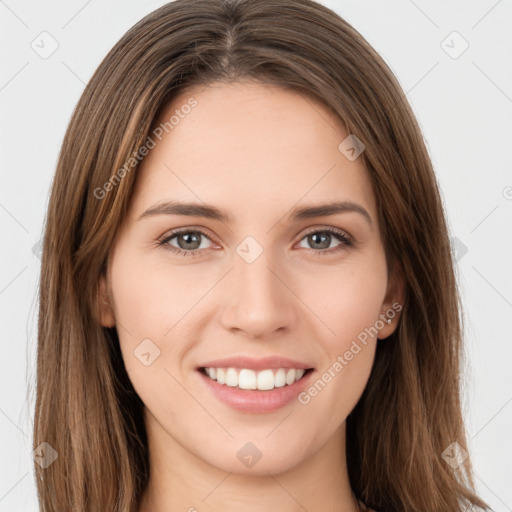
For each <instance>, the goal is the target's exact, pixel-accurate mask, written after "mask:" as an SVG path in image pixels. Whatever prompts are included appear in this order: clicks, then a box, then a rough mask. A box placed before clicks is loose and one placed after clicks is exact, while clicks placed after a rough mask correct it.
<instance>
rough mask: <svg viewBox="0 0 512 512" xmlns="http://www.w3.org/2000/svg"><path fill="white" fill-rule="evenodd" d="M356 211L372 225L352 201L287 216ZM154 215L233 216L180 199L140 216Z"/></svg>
mask: <svg viewBox="0 0 512 512" xmlns="http://www.w3.org/2000/svg"><path fill="white" fill-rule="evenodd" d="M347 212H354V213H359V214H360V215H362V216H363V217H364V218H365V219H366V221H367V222H368V224H369V225H370V226H373V221H372V218H371V216H370V214H369V213H368V212H367V211H366V210H365V208H363V207H362V206H361V205H360V204H357V203H354V202H352V201H336V202H333V203H327V204H320V205H314V206H305V207H300V208H295V209H293V210H292V211H291V212H290V214H289V215H288V216H287V218H288V219H289V220H302V219H312V218H315V217H327V216H329V215H336V214H339V213H347ZM153 215H183V216H187V217H204V218H206V219H213V220H219V221H221V222H225V223H229V222H231V220H232V219H231V216H230V215H229V214H228V213H227V212H224V211H222V210H219V209H218V208H217V207H215V206H213V205H209V204H205V203H180V202H178V201H165V202H161V203H157V204H155V205H153V206H151V207H149V208H148V209H147V210H146V211H144V213H143V214H142V215H141V216H140V217H139V220H140V219H143V218H145V217H149V216H153Z"/></svg>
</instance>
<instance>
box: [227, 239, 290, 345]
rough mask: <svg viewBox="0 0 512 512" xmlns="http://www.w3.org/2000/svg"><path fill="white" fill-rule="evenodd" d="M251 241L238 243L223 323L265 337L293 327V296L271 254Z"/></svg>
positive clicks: (252, 334)
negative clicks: (278, 330) (281, 329)
mask: <svg viewBox="0 0 512 512" xmlns="http://www.w3.org/2000/svg"><path fill="white" fill-rule="evenodd" d="M250 238H251V237H248V239H246V240H244V241H243V242H242V243H241V244H239V246H238V247H237V248H236V253H237V254H234V259H233V267H234V268H233V271H232V272H231V273H230V274H231V279H230V282H229V285H228V286H229V288H230V290H229V292H228V293H230V295H231V296H230V297H229V298H228V299H227V300H226V302H225V307H224V311H223V323H224V325H225V327H226V328H230V329H233V328H236V329H240V330H244V331H246V332H247V334H249V335H251V336H263V335H267V334H270V333H271V332H273V331H274V330H277V329H279V328H282V327H290V325H291V323H292V322H293V320H294V314H293V308H294V304H293V294H292V293H291V292H290V291H289V290H288V289H287V287H286V286H285V284H284V283H283V281H285V282H286V279H285V277H284V276H283V277H280V276H279V272H280V271H279V270H278V268H279V265H278V264H277V262H276V261H275V260H274V259H273V258H272V251H271V250H270V249H264V248H263V247H262V246H261V245H260V244H258V243H257V242H256V241H255V240H254V239H252V240H251V239H250ZM276 274H277V275H276Z"/></svg>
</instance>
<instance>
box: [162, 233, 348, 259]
mask: <svg viewBox="0 0 512 512" xmlns="http://www.w3.org/2000/svg"><path fill="white" fill-rule="evenodd" d="M184 233H200V234H201V235H203V236H204V237H205V238H208V240H210V237H209V236H208V234H207V233H206V232H205V231H203V230H201V229H199V228H196V229H188V228H187V229H179V230H175V231H171V232H170V233H166V234H165V235H164V237H163V238H160V239H159V240H158V246H159V247H164V248H165V249H167V250H170V251H171V252H174V253H176V254H180V255H183V256H191V257H195V256H199V253H201V251H203V250H204V249H194V250H191V251H185V250H184V249H178V248H177V247H174V246H172V245H169V244H168V243H169V241H170V240H172V239H173V238H175V237H176V236H178V235H182V234H184ZM317 233H329V234H331V235H334V236H335V237H336V238H337V239H338V240H339V241H340V242H341V244H340V245H338V246H337V247H335V248H334V249H321V250H319V251H317V250H315V249H309V250H310V251H313V253H315V255H317V256H325V255H327V254H333V253H337V252H338V251H340V250H343V249H345V248H347V247H353V246H354V245H355V243H354V241H353V239H352V238H351V237H349V236H348V235H347V234H346V233H344V232H343V231H341V230H338V229H335V228H330V227H328V228H323V229H313V230H311V231H309V232H307V233H305V234H304V236H303V237H302V238H301V241H302V240H303V239H304V238H306V237H307V236H309V235H312V234H317Z"/></svg>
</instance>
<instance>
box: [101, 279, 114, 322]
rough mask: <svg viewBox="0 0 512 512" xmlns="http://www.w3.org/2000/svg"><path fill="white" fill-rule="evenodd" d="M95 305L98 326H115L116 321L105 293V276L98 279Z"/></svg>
mask: <svg viewBox="0 0 512 512" xmlns="http://www.w3.org/2000/svg"><path fill="white" fill-rule="evenodd" d="M97 303H98V312H99V322H100V324H101V325H102V326H103V327H114V325H116V319H115V316H114V311H113V310H112V306H111V304H110V299H109V295H108V291H107V280H106V278H105V276H101V277H100V282H99V284H98V294H97Z"/></svg>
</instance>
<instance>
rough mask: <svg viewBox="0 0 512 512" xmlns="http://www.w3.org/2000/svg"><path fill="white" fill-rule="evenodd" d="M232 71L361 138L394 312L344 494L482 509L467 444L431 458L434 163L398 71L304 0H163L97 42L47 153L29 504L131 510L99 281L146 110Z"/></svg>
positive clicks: (436, 375) (444, 383) (438, 274)
mask: <svg viewBox="0 0 512 512" xmlns="http://www.w3.org/2000/svg"><path fill="white" fill-rule="evenodd" d="M243 78H248V79H254V80H258V81H259V82H261V83H267V84H277V85H279V86H281V87H284V88H287V89H289V90H294V91H299V92H301V93H302V94H304V95H306V96H309V97H311V98H316V99H319V100H320V101H322V102H323V104H324V105H326V107H327V108H329V109H331V110H332V111H333V112H334V113H335V114H336V115H337V116H338V118H339V119H340V120H341V121H342V122H343V123H344V125H345V127H346V128H347V130H348V132H349V133H351V134H355V135H356V136H357V138H358V139H360V140H361V141H362V142H363V143H364V145H365V147H366V149H365V151H364V153H363V155H362V157H363V159H364V163H365V165H366V168H367V169H368V172H369V175H370V177H371V181H372V184H373V190H374V193H375V196H376V200H377V205H378V215H379V225H380V226H381V229H382V239H383V243H384V247H385V251H386V259H387V263H388V269H391V268H395V267H396V268H398V269H399V270H400V272H401V273H402V275H403V277H404V281H405V284H406V299H405V303H404V306H403V310H402V316H401V318H400V322H399V325H398V327H397V329H396V331H395V332H394V333H393V334H392V335H391V337H389V338H388V339H386V340H384V341H381V342H379V343H378V347H377V352H376V357H375V362H374V367H373V370H372V373H371V376H370V379H369V382H368V385H367V387H366V389H365V391H364V393H363V395H362V397H361V399H360V400H359V402H358V404H357V406H356V407H355V409H354V410H353V411H352V413H351V414H350V415H349V417H348V419H347V463H348V471H349V477H350V482H351V485H352V488H353V491H354V493H355V495H356V496H357V497H358V498H359V499H360V500H361V501H363V502H364V503H366V504H367V505H368V506H370V507H372V508H374V509H376V510H379V511H386V512H393V511H396V512H399V511H403V512H405V511H406V512H425V511H427V510H428V511H429V512H447V511H450V512H453V511H456V510H457V511H459V510H460V511H462V510H466V507H467V506H468V505H470V504H472V505H473V506H474V507H478V508H480V509H485V510H488V506H487V504H486V503H484V502H483V501H482V500H481V499H480V498H479V497H478V496H477V495H476V494H475V492H474V481H473V477H472V470H471V465H470V459H469V457H468V458H466V459H465V460H464V461H463V462H462V463H461V464H460V465H458V467H456V468H453V467H452V466H453V465H454V464H448V462H447V461H445V458H444V457H443V453H445V450H447V449H449V447H450V445H451V444H452V443H454V442H456V443H458V445H457V446H461V447H462V449H464V448H466V436H465V429H464V423H463V417H462V413H461V398H460V391H461V390H460V380H459V379H460V372H461V363H462V362H463V347H462V317H461V316H460V312H461V307H460V299H459V295H458V291H457V283H456V278H455V274H454V266H453V265H454V262H453V259H452V254H451V251H450V243H449V238H448V230H447V225H446V221H445V217H444V210H443V205H442V201H441V198H440V194H439V190H438V185H437V182H436V177H435V174H434V171H433V168H432V164H431V161H430V159H429V156H428V153H427V150H426V147H425V144H424V141H423V137H422V134H421V131H420V129H419V127H418V124H417V122H416V120H415V117H414V115H413V112H412V110H411V108H410V106H409V104H408V102H407V100H406V98H405V94H404V92H403V91H402V89H401V87H400V85H399V83H398V82H397V80H396V78H395V77H394V75H393V74H392V72H391V71H390V69H389V68H388V66H387V65H386V64H385V63H384V61H383V60H382V58H381V57H380V56H379V55H378V54H377V53H376V52H375V50H374V49H373V48H372V47H371V46H370V45H369V44H368V43H367V42H366V41H365V39H364V38H363V37H362V36H361V35H360V34H359V33H358V32H357V31H356V30H355V29H354V28H353V27H352V26H351V25H349V24H348V23H347V22H346V21H344V20H343V19H342V18H340V17H339V16H338V15H337V14H336V13H334V12H333V11H331V10H330V9H328V8H326V7H325V6H323V5H321V4H319V3H316V2H314V1H312V0H294V1H289V0H247V1H244V0H240V1H237V0H177V1H175V2H172V3H169V4H166V5H165V6H163V7H161V8H159V9H157V10H156V11H154V12H152V13H151V14H149V15H148V16H146V17H145V18H144V19H142V20H141V21H140V22H138V23H137V24H136V25H135V26H134V27H132V28H131V29H130V30H129V31H128V32H127V33H126V34H125V35H124V36H123V37H122V38H121V40H120V41H119V42H118V43H117V44H116V45H115V46H114V48H113V49H112V50H111V51H110V52H109V54H108V55H107V56H106V58H105V59H104V60H103V62H102V63H101V64H100V66H99V67H98V69H97V70H96V72H95V73H94V75H93V77H92V78H91V80H90V81H89V83H88V84H87V86H86V88H85V90H84V92H83V94H82V96H81V98H80V100H79V102H78V104H77V106H76V109H75V111H74V113H73V116H72V119H71V121H70V124H69V127H68V129H67V132H66V135H65V138H64V141H63V144H62V150H61V153H60V155H59V160H58V165H57V169H56V174H55V178H54V182H53V185H52V193H51V198H50V203H49V207H48V213H47V219H46V228H45V235H44V246H43V254H42V271H41V280H40V297H39V298H40V306H39V320H38V322H39V323H38V351H37V382H36V406H35V424H34V449H35V448H36V447H38V446H39V445H40V444H41V443H43V442H46V443H48V444H49V445H50V446H51V447H52V448H53V449H54V450H55V451H56V453H57V454H58V456H57V459H56V460H55V461H54V462H53V463H51V464H50V465H49V466H48V467H46V468H43V467H41V466H40V465H39V464H37V463H36V464H35V470H36V477H37V478H36V480H37V487H38V496H39V502H40V507H41V511H42V512H50V511H51V512H64V511H66V512H68V511H69V510H73V511H74V512H92V511H99V510H102V511H103V510H108V511H113V512H136V511H137V510H138V507H139V503H140V498H141V495H142V493H143V491H144V489H145V487H146V485H147V483H148V479H149V460H148V447H147V439H146V433H145V426H144V422H143V416H142V410H143V404H142V402H141V400H140V398H139V397H138V396H137V394H136V392H135V390H134V388H133V387H132V385H131V382H130V379H129V378H128V375H127V373H126V369H125V367H124V364H123V361H122V358H121V355H120V348H119V340H118V337H117V332H116V330H115V328H105V327H102V326H101V325H100V323H99V321H98V315H99V313H98V307H99V306H98V283H99V280H100V277H101V276H102V275H103V274H104V272H105V269H106V262H107V259H108V255H109V250H110V247H111V245H112V242H113V240H114V237H115V235H116V233H117V230H118V228H119V226H120V223H121V222H122V220H123V218H124V217H125V215H126V212H127V208H128V205H129V201H130V197H131V193H132V190H133V186H134V183H135V178H136V174H137V164H138V159H137V158H136V157H137V155H140V153H139V149H140V148H141V147H142V146H143V145H144V144H145V142H146V141H147V137H148V135H149V133H150V130H151V127H152V126H153V123H154V121H155V119H157V117H158V116H159V114H160V113H161V112H162V110H163V109H164V108H165V107H166V106H167V105H168V104H169V102H170V101H171V100H172V99H173V98H174V97H175V96H176V95H177V94H178V92H183V91H184V90H185V89H186V88H187V87H191V86H193V85H205V86H207V85H208V84H211V83H213V82H214V81H224V82H228V81H236V80H241V79H243ZM340 142H341V141H340ZM127 162H131V164H130V165H128V166H127ZM45 446H46V445H45ZM474 510H476V509H474Z"/></svg>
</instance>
